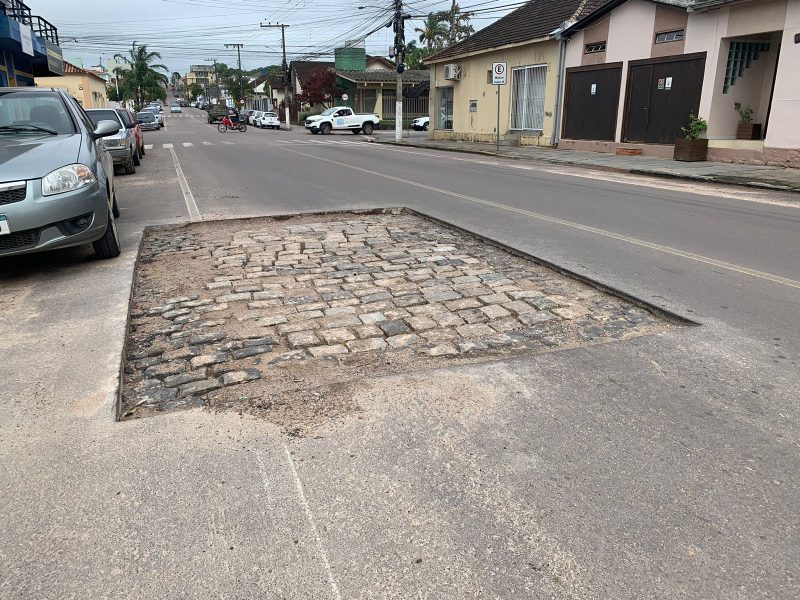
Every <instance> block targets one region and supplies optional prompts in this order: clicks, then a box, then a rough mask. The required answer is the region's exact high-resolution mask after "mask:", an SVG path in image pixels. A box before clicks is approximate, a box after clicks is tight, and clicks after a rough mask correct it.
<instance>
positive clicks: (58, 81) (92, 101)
mask: <svg viewBox="0 0 800 600" xmlns="http://www.w3.org/2000/svg"><path fill="white" fill-rule="evenodd" d="M36 85H37V86H39V87H54V88H60V89H62V90H64V91H66V92H67V93H68V94H69V95H70V96H72V97H73V98H75V100H77V101H78V103H79V104H80V105H81V106H82V107H83V108H105V107H106V106H108V96H107V95H106V85H107V84H106V80H105V79H103V78H102V77H100V76H99V75H97V74H96V73H92V72H91V71H89V70H88V69H82V68H81V67H78V66H76V65H73V64H72V63H70V62H66V61H65V62H64V75H62V76H60V77H37V78H36Z"/></svg>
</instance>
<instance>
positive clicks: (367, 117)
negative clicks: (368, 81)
mask: <svg viewBox="0 0 800 600" xmlns="http://www.w3.org/2000/svg"><path fill="white" fill-rule="evenodd" d="M380 122H381V118H380V117H379V116H378V115H374V114H369V113H354V112H353V109H352V108H350V107H348V106H334V107H333V108H329V109H328V110H326V111H324V112H323V113H322V114H319V115H314V116H311V117H308V118H307V119H306V129H308V130H309V131H310V132H311V133H315V134H316V133H321V134H322V135H328V134H329V133H330V132H331V131H334V130H336V131H338V130H343V129H349V130H350V131H352V132H353V133H359V132H361V131H363V132H364V133H365V134H367V135H370V134H372V132H373V130H374V129H375V126H376V125H377V124H378V123H380Z"/></svg>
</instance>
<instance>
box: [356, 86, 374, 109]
mask: <svg viewBox="0 0 800 600" xmlns="http://www.w3.org/2000/svg"><path fill="white" fill-rule="evenodd" d="M360 95H361V106H360V108H359V110H360V111H361V112H365V113H371V112H375V104H376V102H377V100H378V90H376V89H365V90H361V92H360Z"/></svg>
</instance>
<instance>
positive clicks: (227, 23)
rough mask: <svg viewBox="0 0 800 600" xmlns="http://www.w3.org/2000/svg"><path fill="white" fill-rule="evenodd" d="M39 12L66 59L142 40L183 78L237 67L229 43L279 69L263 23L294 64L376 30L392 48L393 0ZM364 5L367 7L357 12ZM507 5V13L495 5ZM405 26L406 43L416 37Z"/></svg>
mask: <svg viewBox="0 0 800 600" xmlns="http://www.w3.org/2000/svg"><path fill="white" fill-rule="evenodd" d="M25 2H26V3H27V4H28V5H29V6H30V7H31V10H32V12H33V14H37V15H41V16H42V17H43V18H45V19H47V20H48V21H50V22H51V23H52V24H53V25H55V26H56V27H57V28H58V33H59V37H60V39H61V47H62V49H63V50H64V56H65V57H66V58H67V60H76V59H78V60H80V61H82V63H83V65H84V66H92V65H97V64H98V61H99V60H100V57H102V58H103V63H104V64H105V61H106V60H107V59H109V58H111V57H113V55H114V54H115V53H117V52H124V51H125V50H127V49H129V48H130V47H131V44H132V43H133V42H134V41H136V42H138V43H140V44H147V47H148V49H149V50H154V51H157V52H160V53H161V55H162V62H163V63H164V64H165V65H166V66H167V67H168V69H169V70H170V71H179V72H181V73H184V72H186V71H187V70H188V68H189V65H190V64H198V63H204V62H210V61H211V59H212V58H216V59H217V60H218V61H220V62H224V63H227V64H229V65H231V66H235V65H236V50H235V49H226V48H225V46H224V45H225V44H226V43H227V44H231V43H241V44H244V47H243V48H242V67H243V68H245V69H252V68H255V67H261V66H265V65H268V64H280V61H281V37H280V30H279V29H262V28H261V27H259V24H260V23H266V22H272V23H276V22H280V23H285V24H287V25H289V27H288V28H287V29H286V47H287V54H288V57H289V60H292V59H293V58H295V59H299V58H306V59H312V60H313V59H319V60H326V59H327V60H332V58H330V57H332V53H333V49H334V48H336V47H338V46H341V45H343V42H345V41H347V40H351V39H354V38H359V37H361V36H363V35H365V34H366V33H368V32H370V31H372V30H376V31H375V33H373V34H372V35H370V36H369V37H368V38H367V40H366V46H367V52H368V53H370V54H375V55H380V56H386V55H387V54H388V49H389V46H390V45H391V44H392V40H393V33H392V30H391V29H386V28H384V27H382V25H383V24H384V23H386V22H387V21H388V20H389V19H390V18H391V14H392V6H393V3H392V2H391V0H389V1H387V0H338V1H336V0H317V1H316V2H311V1H310V0H272V1H271V2H266V1H264V0H236V1H232V0H132V1H130V2H123V1H109V0H25ZM460 4H461V6H462V8H465V7H474V9H475V10H479V11H481V12H479V13H478V14H476V15H475V17H474V19H473V25H474V26H475V28H476V29H481V28H483V27H485V26H486V25H488V24H489V23H491V22H492V21H494V20H496V19H497V18H499V17H500V16H502V15H503V14H506V13H507V12H508V11H509V10H510V8H513V7H515V6H518V5H519V4H521V2H519V1H518V0H461V2H460ZM358 6H364V7H365V8H364V9H363V10H358V9H357V7H358ZM405 6H406V12H408V13H409V14H413V15H424V14H427V13H428V12H430V11H436V10H445V9H447V8H449V6H450V0H408V1H406V2H405ZM497 7H502V8H497ZM419 25H421V20H419V19H418V20H413V21H410V22H409V23H408V24H407V30H406V39H407V40H411V39H414V38H415V37H416V34H414V31H413V28H414V27H415V26H419Z"/></svg>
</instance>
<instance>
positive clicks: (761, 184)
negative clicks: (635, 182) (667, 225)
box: [370, 138, 800, 194]
mask: <svg viewBox="0 0 800 600" xmlns="http://www.w3.org/2000/svg"><path fill="white" fill-rule="evenodd" d="M370 141H371V142H374V143H376V144H388V145H390V146H405V147H408V148H426V149H428V150H441V151H442V152H461V153H463V154H478V155H481V156H492V157H495V158H505V159H509V160H520V161H527V162H533V163H537V162H538V163H546V164H549V165H564V166H571V167H583V168H585V169H593V170H597V171H609V172H612V173H628V174H631V175H645V176H647V177H668V178H670V179H684V180H687V181H701V182H703V183H722V184H726V185H736V186H741V187H750V188H758V189H768V190H775V191H780V192H791V193H795V194H798V193H800V185H798V186H793V185H781V184H775V183H768V182H765V181H742V180H739V179H737V178H736V177H735V176H726V175H690V174H682V173H670V172H665V171H656V170H653V169H639V168H626V167H611V166H607V165H587V164H586V163H582V162H573V161H563V160H548V159H547V158H537V157H527V156H513V155H505V154H502V153H499V154H498V153H497V152H494V151H492V150H479V149H471V148H457V147H453V148H442V147H441V146H435V145H433V144H425V143H416V142H395V141H393V140H378V139H374V138H373V139H371V140H370Z"/></svg>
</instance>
